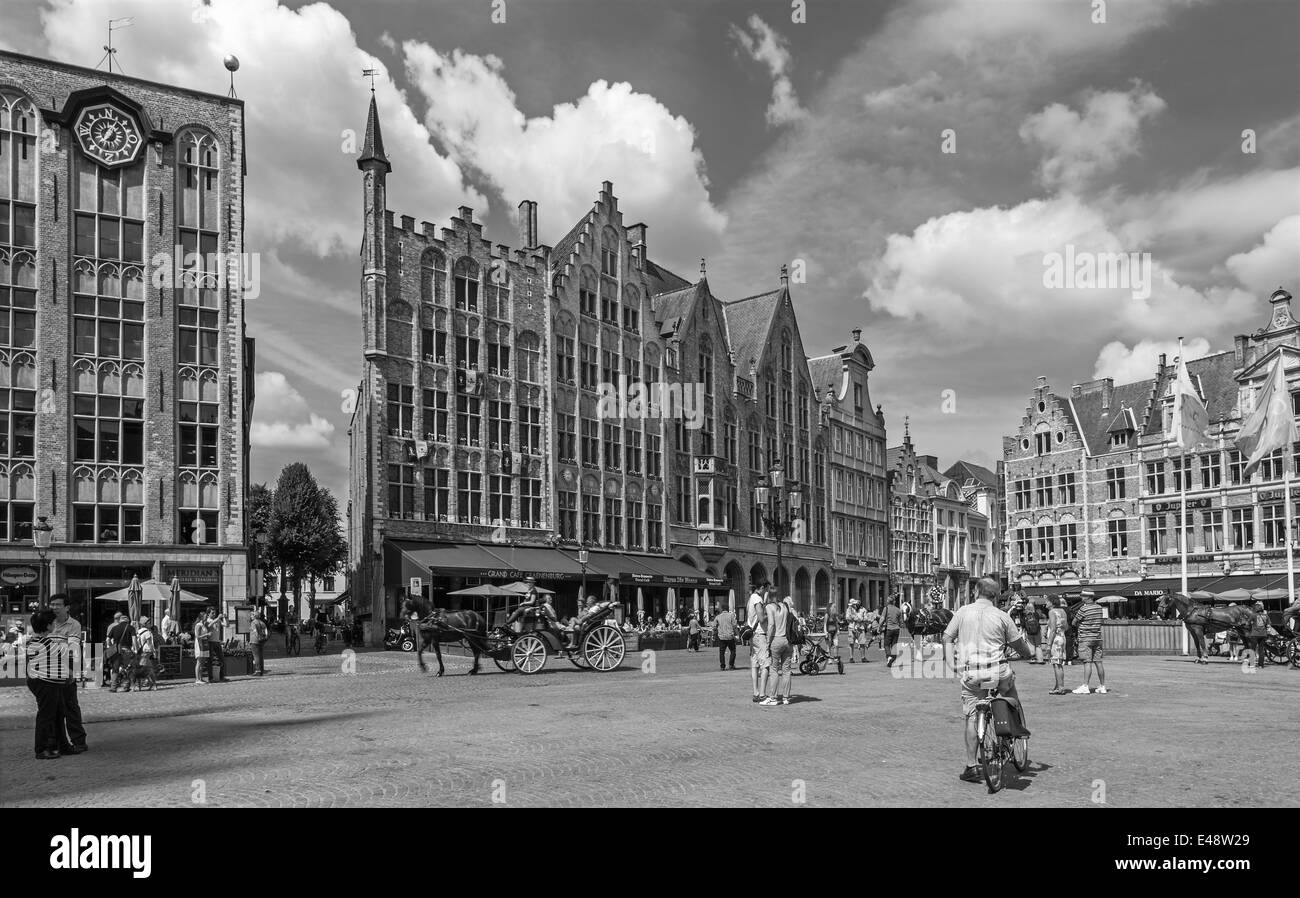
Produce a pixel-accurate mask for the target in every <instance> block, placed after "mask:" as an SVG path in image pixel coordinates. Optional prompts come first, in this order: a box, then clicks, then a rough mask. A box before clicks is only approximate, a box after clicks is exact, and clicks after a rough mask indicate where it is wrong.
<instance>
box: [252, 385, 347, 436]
mask: <svg viewBox="0 0 1300 898" xmlns="http://www.w3.org/2000/svg"><path fill="white" fill-rule="evenodd" d="M256 386H257V397H256V402H255V404H254V406H253V426H252V429H251V435H250V438H251V440H252V443H253V445H254V446H255V447H257V448H259V449H325V448H328V447H329V445H330V436H331V435H332V434H333V433H334V425H333V424H331V423H330V422H329V421H327V420H325V419H324V418H322V417H321V416H320V415H318V414H316V413H315V412H313V411H312V410H311V409H310V407H308V405H307V400H306V399H304V398H303V397H302V394H301V393H299V392H298V391H297V390H296V389H294V387H293V385H292V384H290V383H289V380H288V378H286V377H285V376H284V375H283V374H282V373H280V372H279V371H262V372H260V373H259V374H258V375H257V384H256Z"/></svg>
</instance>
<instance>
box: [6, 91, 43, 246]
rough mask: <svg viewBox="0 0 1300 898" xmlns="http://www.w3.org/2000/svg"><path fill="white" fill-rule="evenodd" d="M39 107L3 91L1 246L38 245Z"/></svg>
mask: <svg viewBox="0 0 1300 898" xmlns="http://www.w3.org/2000/svg"><path fill="white" fill-rule="evenodd" d="M38 130H39V128H38V126H37V118H36V110H35V109H34V108H33V107H32V104H31V103H30V102H29V101H28V100H27V98H26V97H22V96H19V95H18V94H16V93H12V92H8V91H0V246H2V247H17V246H27V247H35V246H36V156H37V154H36V134H37V132H38Z"/></svg>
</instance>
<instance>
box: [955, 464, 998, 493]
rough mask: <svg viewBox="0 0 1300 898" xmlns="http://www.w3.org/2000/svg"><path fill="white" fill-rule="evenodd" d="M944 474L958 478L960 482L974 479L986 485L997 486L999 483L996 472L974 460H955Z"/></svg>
mask: <svg viewBox="0 0 1300 898" xmlns="http://www.w3.org/2000/svg"><path fill="white" fill-rule="evenodd" d="M944 476H945V477H948V478H950V479H952V480H956V481H958V482H959V483H961V482H964V481H966V480H974V481H976V482H978V483H982V484H984V485H985V486H991V487H996V486H997V485H998V475H996V474H994V473H993V472H992V471H990V470H989V469H988V468H985V467H983V466H982V465H977V464H975V463H974V462H969V461H957V462H954V463H953V466H952V467H950V468H949V469H948V470H947V471H944Z"/></svg>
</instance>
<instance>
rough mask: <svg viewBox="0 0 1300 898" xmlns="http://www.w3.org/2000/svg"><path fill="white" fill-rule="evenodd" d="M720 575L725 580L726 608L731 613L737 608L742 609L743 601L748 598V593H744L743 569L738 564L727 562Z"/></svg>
mask: <svg viewBox="0 0 1300 898" xmlns="http://www.w3.org/2000/svg"><path fill="white" fill-rule="evenodd" d="M722 573H723V576H724V577H725V578H726V580H727V603H728V607H730V608H731V610H732V611H735V610H736V608H737V607H744V604H745V599H746V598H747V597H748V596H749V593H747V592H745V569H744V568H743V567H741V566H740V564H739V563H738V562H736V561H729V562H727V567H726V568H725V569H724V570H723V572H722Z"/></svg>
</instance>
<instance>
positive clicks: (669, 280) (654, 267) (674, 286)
mask: <svg viewBox="0 0 1300 898" xmlns="http://www.w3.org/2000/svg"><path fill="white" fill-rule="evenodd" d="M645 274H646V278H647V279H648V280H649V281H650V294H651V295H652V296H654V295H658V294H660V293H670V292H672V291H673V290H680V289H682V288H683V287H686V286H689V285H690V283H691V282H690V281H688V280H686V278H684V277H679V276H678V275H676V274H673V273H672V272H671V271H669V270H668V269H667V268H664V267H663V266H662V265H659V264H658V263H656V262H655V261H653V260H652V259H646V260H645Z"/></svg>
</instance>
